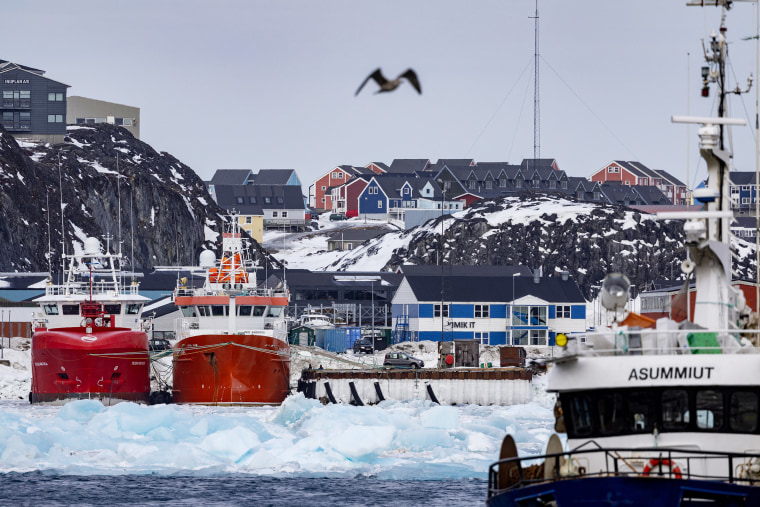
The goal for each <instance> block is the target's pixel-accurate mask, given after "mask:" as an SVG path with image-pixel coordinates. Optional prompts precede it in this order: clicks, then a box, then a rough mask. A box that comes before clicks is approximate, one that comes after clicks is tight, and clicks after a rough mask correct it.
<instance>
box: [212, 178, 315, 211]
mask: <svg viewBox="0 0 760 507" xmlns="http://www.w3.org/2000/svg"><path fill="white" fill-rule="evenodd" d="M239 198H240V199H239ZM266 198H269V200H270V202H269V203H267V202H266ZM240 200H242V201H243V202H240ZM216 202H217V204H219V206H220V207H222V208H226V209H232V208H235V209H236V210H237V211H238V212H240V214H241V215H263V214H264V210H267V209H269V210H277V209H305V205H304V197H303V194H302V193H301V187H299V186H296V185H218V186H217V187H216Z"/></svg>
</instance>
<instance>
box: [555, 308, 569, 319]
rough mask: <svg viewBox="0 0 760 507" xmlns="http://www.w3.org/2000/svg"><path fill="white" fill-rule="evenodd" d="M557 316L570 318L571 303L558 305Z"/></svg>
mask: <svg viewBox="0 0 760 507" xmlns="http://www.w3.org/2000/svg"><path fill="white" fill-rule="evenodd" d="M557 318H558V319H569V318H570V305H557Z"/></svg>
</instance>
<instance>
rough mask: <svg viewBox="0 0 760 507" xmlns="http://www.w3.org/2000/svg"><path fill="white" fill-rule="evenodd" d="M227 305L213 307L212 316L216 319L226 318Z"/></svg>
mask: <svg viewBox="0 0 760 507" xmlns="http://www.w3.org/2000/svg"><path fill="white" fill-rule="evenodd" d="M228 308H229V307H228V306H227V305H211V315H213V316H215V317H224V316H225V315H227V309H228Z"/></svg>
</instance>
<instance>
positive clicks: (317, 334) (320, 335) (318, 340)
mask: <svg viewBox="0 0 760 507" xmlns="http://www.w3.org/2000/svg"><path fill="white" fill-rule="evenodd" d="M314 343H315V344H316V345H317V347H319V348H321V349H325V350H327V349H326V348H325V330H324V329H315V330H314Z"/></svg>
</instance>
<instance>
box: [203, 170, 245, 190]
mask: <svg viewBox="0 0 760 507" xmlns="http://www.w3.org/2000/svg"><path fill="white" fill-rule="evenodd" d="M252 174H253V171H251V170H250V169H217V170H216V172H215V173H214V176H212V177H211V180H210V181H209V183H210V184H211V185H215V186H216V185H245V184H246V183H248V179H249V178H250V177H251V175H252Z"/></svg>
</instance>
